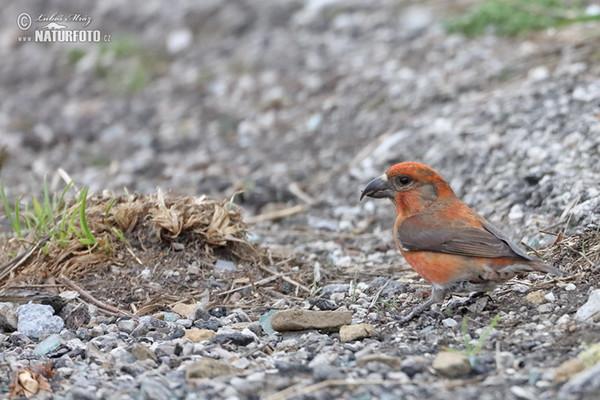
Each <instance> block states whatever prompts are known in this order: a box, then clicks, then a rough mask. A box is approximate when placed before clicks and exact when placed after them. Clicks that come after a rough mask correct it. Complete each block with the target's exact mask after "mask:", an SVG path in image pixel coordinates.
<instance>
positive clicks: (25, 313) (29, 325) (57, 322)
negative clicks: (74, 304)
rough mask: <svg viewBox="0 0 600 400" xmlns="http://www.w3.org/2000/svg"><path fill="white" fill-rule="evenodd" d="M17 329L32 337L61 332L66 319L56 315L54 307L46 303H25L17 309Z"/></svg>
mask: <svg viewBox="0 0 600 400" xmlns="http://www.w3.org/2000/svg"><path fill="white" fill-rule="evenodd" d="M16 314H17V318H18V323H17V329H18V330H19V332H21V333H23V334H24V335H27V336H29V337H31V338H34V339H37V338H39V337H41V336H44V335H49V334H52V333H60V331H61V330H62V329H63V327H64V326H65V323H64V321H63V320H62V319H61V318H60V317H58V316H55V315H54V309H53V308H52V307H51V306H48V305H44V304H34V303H29V304H24V305H22V306H20V307H19V308H18V309H17V313H16Z"/></svg>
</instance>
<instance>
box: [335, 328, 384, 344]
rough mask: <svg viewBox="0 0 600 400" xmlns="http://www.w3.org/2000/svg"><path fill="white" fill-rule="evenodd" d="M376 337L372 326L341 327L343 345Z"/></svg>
mask: <svg viewBox="0 0 600 400" xmlns="http://www.w3.org/2000/svg"><path fill="white" fill-rule="evenodd" d="M374 335H375V327H374V326H373V325H371V324H355V325H344V326H342V327H340V340H341V341H342V343H346V342H351V341H353V340H359V339H364V338H368V337H372V336H374Z"/></svg>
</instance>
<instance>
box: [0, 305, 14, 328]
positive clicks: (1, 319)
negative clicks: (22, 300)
mask: <svg viewBox="0 0 600 400" xmlns="http://www.w3.org/2000/svg"><path fill="white" fill-rule="evenodd" d="M0 330H2V331H4V332H14V331H16V330H17V316H16V314H15V307H14V305H13V304H12V303H0Z"/></svg>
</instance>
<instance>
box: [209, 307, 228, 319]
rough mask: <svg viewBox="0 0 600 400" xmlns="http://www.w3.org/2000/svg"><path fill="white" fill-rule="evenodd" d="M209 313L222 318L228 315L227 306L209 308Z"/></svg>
mask: <svg viewBox="0 0 600 400" xmlns="http://www.w3.org/2000/svg"><path fill="white" fill-rule="evenodd" d="M208 313H209V314H210V315H212V316H213V317H215V318H222V317H224V316H226V315H227V307H215V308H212V309H210V310H208Z"/></svg>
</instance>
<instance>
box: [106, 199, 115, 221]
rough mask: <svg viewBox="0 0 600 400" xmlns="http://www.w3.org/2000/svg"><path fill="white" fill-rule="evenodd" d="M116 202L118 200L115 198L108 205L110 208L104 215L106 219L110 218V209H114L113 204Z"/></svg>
mask: <svg viewBox="0 0 600 400" xmlns="http://www.w3.org/2000/svg"><path fill="white" fill-rule="evenodd" d="M116 201H117V198H116V197H115V198H114V199H112V200H111V201H110V202H109V203H108V207H107V208H106V212H105V213H104V219H106V218H108V213H109V212H110V209H111V208H112V206H113V204H115V202H116Z"/></svg>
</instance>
